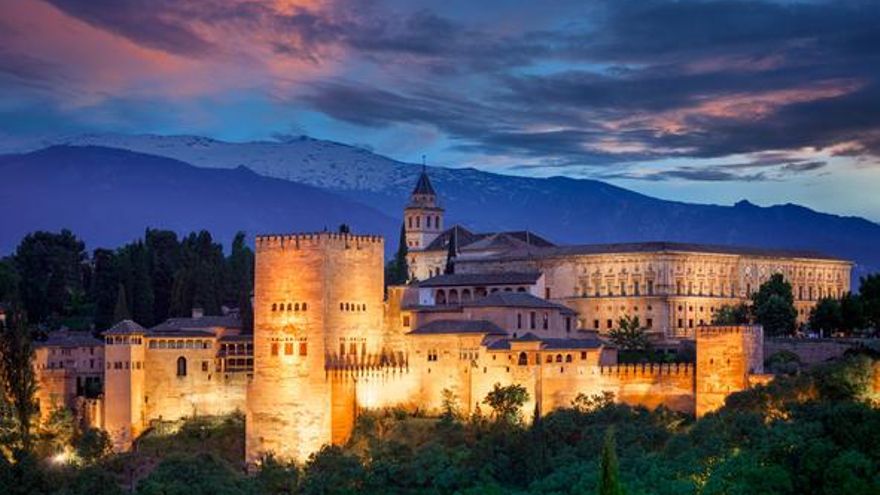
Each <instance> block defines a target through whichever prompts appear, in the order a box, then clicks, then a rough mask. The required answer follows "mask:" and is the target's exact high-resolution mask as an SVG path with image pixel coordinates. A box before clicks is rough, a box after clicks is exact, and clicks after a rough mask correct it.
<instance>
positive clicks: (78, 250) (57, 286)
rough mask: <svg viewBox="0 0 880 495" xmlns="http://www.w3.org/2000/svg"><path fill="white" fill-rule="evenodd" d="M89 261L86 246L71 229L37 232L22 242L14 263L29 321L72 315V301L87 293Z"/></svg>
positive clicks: (20, 294) (41, 320)
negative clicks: (77, 295)
mask: <svg viewBox="0 0 880 495" xmlns="http://www.w3.org/2000/svg"><path fill="white" fill-rule="evenodd" d="M85 261H86V254H85V245H84V244H83V243H82V241H80V240H79V239H77V238H76V236H74V235H73V233H71V232H70V231H69V230H62V231H61V232H60V233H58V234H54V233H50V232H34V233H33V234H29V235H27V236H26V237H25V238H24V239H23V240H22V241H21V244H19V246H18V248H17V249H16V252H15V256H14V262H15V267H16V271H17V273H18V280H19V290H18V292H19V296H20V298H21V302H22V304H23V305H24V310H25V312H26V313H27V318H28V321H32V322H44V321H47V320H48V319H49V317H50V316H51V317H55V318H58V317H64V316H67V315H68V313H67V311H69V309H70V303H71V301H72V298H73V297H74V295H76V294H82V293H83V290H84V287H83V278H84V274H85V271H86V270H87V265H86V263H85Z"/></svg>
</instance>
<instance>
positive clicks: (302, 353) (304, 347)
mask: <svg viewBox="0 0 880 495" xmlns="http://www.w3.org/2000/svg"><path fill="white" fill-rule="evenodd" d="M308 353H309V348H308V346H307V345H306V343H305V342H300V343H299V355H300V356H305V355H307V354H308Z"/></svg>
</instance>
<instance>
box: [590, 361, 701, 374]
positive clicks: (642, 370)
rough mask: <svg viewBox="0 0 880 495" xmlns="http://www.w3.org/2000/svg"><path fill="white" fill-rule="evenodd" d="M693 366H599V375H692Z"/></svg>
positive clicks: (658, 364) (667, 364)
mask: <svg viewBox="0 0 880 495" xmlns="http://www.w3.org/2000/svg"><path fill="white" fill-rule="evenodd" d="M693 373H694V366H693V364H691V363H642V364H617V365H611V366H600V367H599V374H600V375H627V376H661V375H676V376H689V375H693Z"/></svg>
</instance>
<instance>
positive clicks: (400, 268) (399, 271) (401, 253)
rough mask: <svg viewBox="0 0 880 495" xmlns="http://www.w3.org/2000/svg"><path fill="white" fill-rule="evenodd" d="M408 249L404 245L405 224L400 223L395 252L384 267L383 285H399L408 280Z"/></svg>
mask: <svg viewBox="0 0 880 495" xmlns="http://www.w3.org/2000/svg"><path fill="white" fill-rule="evenodd" d="M408 256H409V249H408V248H407V246H406V226H405V225H404V224H402V223H401V224H400V238H399V240H398V244H397V253H395V254H394V258H393V259H392V260H391V261H390V262H389V263H388V265H387V266H386V267H385V285H386V286H387V285H401V284H405V283H407V282H408V281H409V263H407V261H406V259H407V257H408Z"/></svg>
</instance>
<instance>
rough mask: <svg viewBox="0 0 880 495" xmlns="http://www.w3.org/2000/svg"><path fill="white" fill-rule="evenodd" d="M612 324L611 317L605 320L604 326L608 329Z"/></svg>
mask: <svg viewBox="0 0 880 495" xmlns="http://www.w3.org/2000/svg"><path fill="white" fill-rule="evenodd" d="M613 326H614V322H613V321H611V318H609V319H607V320H605V328H608V329H610V328H611V327H613Z"/></svg>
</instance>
